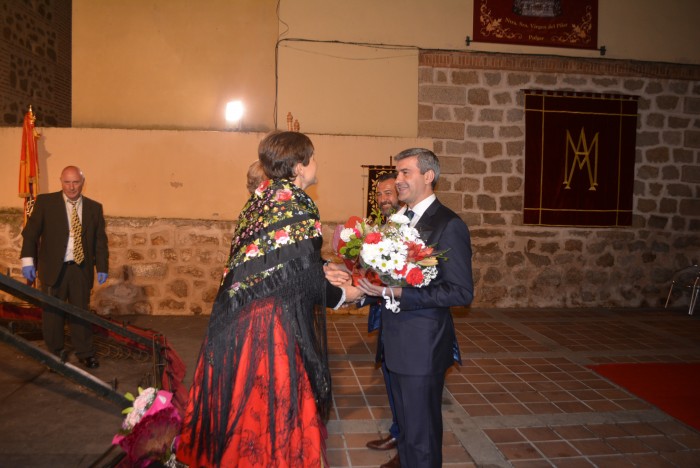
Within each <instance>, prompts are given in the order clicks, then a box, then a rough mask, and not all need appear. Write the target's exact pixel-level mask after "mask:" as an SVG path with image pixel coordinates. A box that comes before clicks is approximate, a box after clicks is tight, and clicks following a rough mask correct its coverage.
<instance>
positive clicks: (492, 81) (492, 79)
mask: <svg viewBox="0 0 700 468" xmlns="http://www.w3.org/2000/svg"><path fill="white" fill-rule="evenodd" d="M484 78H485V79H486V84H487V85H488V86H496V85H499V84H501V80H502V79H503V76H502V75H501V73H490V72H486V73H484Z"/></svg>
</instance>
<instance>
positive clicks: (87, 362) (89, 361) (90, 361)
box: [79, 356, 100, 369]
mask: <svg viewBox="0 0 700 468" xmlns="http://www.w3.org/2000/svg"><path fill="white" fill-rule="evenodd" d="M79 361H80V363H81V364H82V365H84V366H85V367H87V368H88V369H97V368H98V367H100V363H99V362H97V359H95V356H90V357H87V358H85V359H82V358H80V359H79Z"/></svg>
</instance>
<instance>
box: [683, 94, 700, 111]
mask: <svg viewBox="0 0 700 468" xmlns="http://www.w3.org/2000/svg"><path fill="white" fill-rule="evenodd" d="M683 113H684V114H696V115H697V114H700V98H698V97H690V96H688V97H685V98H683Z"/></svg>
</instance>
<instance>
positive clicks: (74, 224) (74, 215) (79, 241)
mask: <svg viewBox="0 0 700 468" xmlns="http://www.w3.org/2000/svg"><path fill="white" fill-rule="evenodd" d="M68 203H70V204H71V205H72V206H73V209H72V210H71V213H70V231H71V233H72V234H73V260H74V261H75V263H77V264H78V265H80V264H81V263H83V260H85V254H84V253H83V237H82V236H83V226H82V225H81V224H80V217H79V216H78V207H77V206H76V205H77V203H78V201H77V200H76V201H72V200H68Z"/></svg>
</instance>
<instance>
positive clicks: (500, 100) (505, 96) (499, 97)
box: [493, 91, 513, 106]
mask: <svg viewBox="0 0 700 468" xmlns="http://www.w3.org/2000/svg"><path fill="white" fill-rule="evenodd" d="M493 100H494V101H496V105H499V106H508V105H510V104H513V96H512V95H511V94H510V92H508V91H504V92H501V93H494V94H493Z"/></svg>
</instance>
